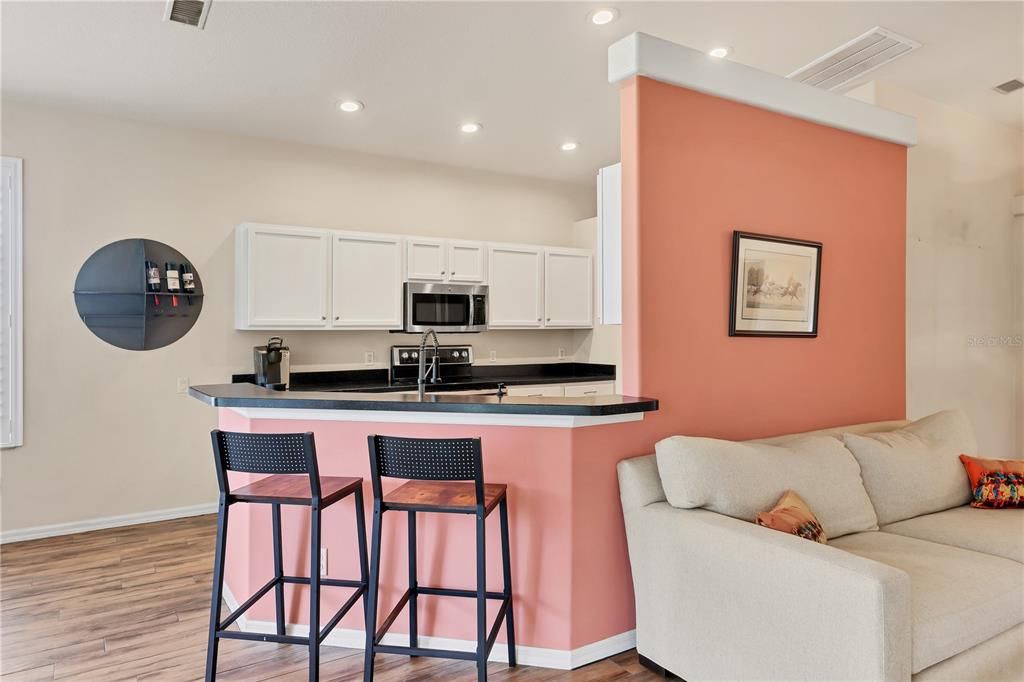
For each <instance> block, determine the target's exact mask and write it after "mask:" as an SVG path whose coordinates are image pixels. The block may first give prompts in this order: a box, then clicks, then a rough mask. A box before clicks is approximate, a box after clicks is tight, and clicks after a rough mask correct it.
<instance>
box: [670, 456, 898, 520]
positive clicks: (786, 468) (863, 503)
mask: <svg viewBox="0 0 1024 682" xmlns="http://www.w3.org/2000/svg"><path fill="white" fill-rule="evenodd" d="M655 449H656V451H657V461H658V473H659V474H660V476H661V484H662V486H663V487H664V489H665V499H667V500H668V502H669V504H671V505H672V506H673V507H682V508H687V509H690V508H694V507H704V508H706V509H710V510H711V511H714V512H718V513H719V514H725V515H727V516H732V517H735V518H738V519H743V520H745V521H753V520H754V519H755V518H756V517H757V513H758V512H759V511H761V510H763V509H768V508H770V507H771V506H772V505H774V504H775V502H776V500H778V499H779V497H781V496H782V494H783V493H784V492H786V491H787V490H793V491H795V492H796V493H797V494H798V495H799V496H800V497H801V498H803V499H804V500H805V501H806V502H807V504H808V505H809V506H810V507H811V509H813V510H814V513H815V515H816V516H817V517H818V520H819V521H820V522H821V525H822V527H823V528H824V529H825V534H826V535H828V537H829V538H837V537H840V536H842V535H846V534H847V533H856V532H861V531H866V530H874V529H876V528H878V521H877V519H876V518H875V510H874V509H873V508H872V506H871V500H870V499H868V495H867V492H865V490H864V484H863V483H862V482H861V479H860V467H858V466H857V461H856V460H855V459H854V458H853V455H851V454H850V452H849V451H848V450H847V449H846V448H845V447H843V444H842V443H841V442H840V441H839V440H838V439H836V438H833V437H830V436H808V437H805V438H798V439H795V440H792V441H789V442H787V443H786V444H785V445H784V446H782V445H767V444H764V443H751V442H747V443H736V442H733V441H728V440H716V439H714V438H695V437H690V436H673V437H672V438H666V439H665V440H663V441H661V442H659V443H658V444H657V446H656V448H655Z"/></svg>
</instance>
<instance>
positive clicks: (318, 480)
mask: <svg viewBox="0 0 1024 682" xmlns="http://www.w3.org/2000/svg"><path fill="white" fill-rule="evenodd" d="M210 435H211V437H212V439H213V453H214V457H215V460H216V463H217V483H218V484H219V485H220V510H219V512H218V515H217V548H216V550H215V554H214V560H213V562H214V563H213V596H212V600H211V604H210V636H209V644H208V646H207V650H206V680H207V682H213V680H214V678H215V677H216V675H217V644H218V642H219V641H220V640H221V639H248V640H256V641H261V642H279V643H283V644H302V645H304V646H308V647H309V679H310V682H316V680H318V679H319V676H320V642H322V641H323V639H324V637H326V636H327V634H328V633H329V632H330V631H331V630H332V629H334V626H335V625H337V624H338V622H339V621H340V620H341V619H342V617H344V615H345V614H346V613H348V611H349V610H350V609H351V608H352V607H353V606H354V605H355V603H356V601H358V600H359V598H360V597H362V598H363V608H364V609H365V608H366V606H367V604H366V585H367V577H368V576H367V567H366V521H365V518H364V514H363V479H361V478H348V477H342V476H320V473H319V469H318V468H317V461H316V446H315V445H314V443H313V434H312V433H230V432H227V431H220V430H219V429H215V430H214V431H213V432H212V433H211V434H210ZM229 471H242V472H247V473H251V474H270V475H268V476H266V477H265V478H261V479H259V480H257V481H254V482H253V483H250V484H249V485H247V486H244V487H242V488H238V489H237V490H233V491H232V490H231V489H230V488H229V485H228V476H227V472H229ZM298 474H305V475H298ZM352 494H355V505H356V531H357V533H356V534H357V537H358V540H359V576H360V577H359V580H337V579H331V578H321V577H320V514H321V512H322V511H323V509H325V508H326V507H328V506H330V505H332V504H334V503H335V502H337V501H339V500H342V499H344V498H346V497H348V496H349V495H352ZM236 502H250V503H259V504H269V505H270V511H271V518H272V522H273V533H274V577H273V578H271V579H270V580H269V581H268V582H267V583H266V584H265V585H264V586H263V587H261V588H260V589H258V590H257V591H256V593H255V594H253V595H252V596H251V597H249V598H248V599H246V600H245V601H244V602H242V604H241V605H240V606H239V607H238V609H236V610H235V611H234V612H233V613H231V614H230V615H229V616H228V617H227V618H225V619H224V620H221V618H220V611H221V600H222V598H223V592H224V551H225V547H226V545H227V530H228V509H229V508H230V506H231V505H232V504H235V503H236ZM282 504H294V505H302V506H307V507H309V508H310V534H309V577H308V578H306V577H302V576H292V575H285V574H284V569H283V567H282V564H283V561H282V558H281V505H282ZM286 583H287V584H293V585H296V584H297V585H309V636H308V637H295V636H291V635H285V633H284V586H285V584H286ZM321 585H327V586H329V587H354V588H356V591H355V592H354V593H353V594H352V596H351V597H349V598H348V599H347V600H346V601H345V603H344V604H343V605H342V606H341V608H340V609H339V610H338V612H337V613H335V614H334V616H333V617H332V618H331V619H330V620H329V621H328V622H327V625H325V626H324V628H323V629H322V630H321V629H320V586H321ZM271 588H273V589H274V598H275V606H276V607H277V613H276V616H277V634H276V635H267V634H261V633H255V632H238V631H233V630H228V629H227V627H228V626H229V625H231V624H232V623H234V622H235V621H236V620H237V619H238V617H239V616H241V615H242V614H243V613H245V611H246V610H247V609H248V608H249V607H251V606H252V605H253V604H255V603H256V602H257V601H258V600H259V599H260V598H261V597H262V596H263V595H265V594H266V593H267V592H269V591H270V590H271Z"/></svg>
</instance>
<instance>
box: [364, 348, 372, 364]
mask: <svg viewBox="0 0 1024 682" xmlns="http://www.w3.org/2000/svg"><path fill="white" fill-rule="evenodd" d="M363 362H365V363H366V364H368V365H372V364H373V351H372V350H368V351H366V352H365V353H363Z"/></svg>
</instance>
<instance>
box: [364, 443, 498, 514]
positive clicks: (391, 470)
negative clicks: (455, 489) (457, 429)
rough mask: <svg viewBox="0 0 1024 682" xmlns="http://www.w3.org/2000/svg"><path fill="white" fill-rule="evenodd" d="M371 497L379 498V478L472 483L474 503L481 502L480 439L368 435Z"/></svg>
mask: <svg viewBox="0 0 1024 682" xmlns="http://www.w3.org/2000/svg"><path fill="white" fill-rule="evenodd" d="M367 442H368V443H369V448H370V479H371V483H372V485H373V495H374V497H375V498H376V499H378V500H379V499H381V498H382V493H381V485H380V481H381V478H405V479H413V480H417V481H474V482H475V483H476V499H477V504H481V505H482V504H483V501H484V467H483V450H482V449H481V447H480V439H479V438H397V437H394V436H379V435H378V436H370V437H369V438H368V439H367Z"/></svg>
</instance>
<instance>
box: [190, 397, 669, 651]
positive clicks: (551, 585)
mask: <svg viewBox="0 0 1024 682" xmlns="http://www.w3.org/2000/svg"><path fill="white" fill-rule="evenodd" d="M189 393H190V395H192V396H193V397H194V398H197V399H199V400H201V401H202V402H204V403H206V404H208V405H210V406H212V407H216V408H218V412H219V415H218V421H219V428H221V429H223V430H225V431H234V432H246V433H302V432H312V433H313V434H314V437H315V443H316V450H317V458H318V461H319V468H320V475H321V476H352V477H362V478H363V479H364V498H365V500H366V504H367V509H368V510H369V507H370V504H371V500H372V494H371V491H370V487H369V480H370V460H369V453H368V449H367V437H368V436H370V435H374V434H380V435H385V436H399V437H411V438H469V437H472V438H480V439H481V444H482V450H483V466H484V477H485V481H486V482H488V483H504V484H506V485H507V486H508V492H507V495H508V507H509V527H510V533H509V534H510V547H511V560H512V592H513V595H514V599H515V627H516V643H517V649H518V652H519V653H518V658H519V662H520V663H523V664H526V665H535V666H542V667H550V668H563V669H566V668H574V667H578V666H580V665H584V664H586V663H589V662H591V661H594V660H598V659H600V658H604V657H606V656H609V655H612V654H615V653H618V652H620V651H625V650H627V649H629V648H632V647H633V646H634V645H635V635H634V611H633V591H632V584H631V582H630V572H629V563H628V558H627V555H626V545H625V534H624V532H623V530H622V514H621V509H620V504H619V492H618V485H617V479H616V473H615V465H616V463H617V462H618V461H619V460H620V459H623V458H624V457H628V456H630V455H637V454H643V453H640V452H631V451H630V450H629V447H630V443H631V442H636V439H635V433H636V431H635V429H636V428H638V427H640V426H641V424H640V422H642V420H643V419H644V413H646V412H650V411H653V410H657V409H658V402H657V400H653V399H647V398H633V397H627V396H619V395H598V396H583V397H571V398H567V397H527V396H507V395H501V396H499V395H452V394H444V393H429V394H427V395H426V396H425V397H424V398H423V399H422V400H421V399H420V398H419V397H418V396H416V395H408V394H399V393H336V392H310V391H274V390H271V389H268V388H264V387H261V386H256V385H254V384H249V383H235V384H218V385H207V386H193V387H191V388H190V389H189ZM631 434H633V436H634V437H633V438H631V437H630V435H631ZM236 477H237V478H236ZM250 478H254V477H251V476H249V475H247V474H236V473H232V474H231V486H232V488H236V487H238V486H241V485H245V484H246V483H248V482H250V480H249V479H250ZM400 483H401V481H394V480H390V479H384V492H385V494H386V493H387V492H388V491H389V490H390V489H393V488H395V487H397V485H399V484H400ZM352 500H353V498H352V497H349V498H348V499H345V500H342V501H341V502H340V503H338V504H336V505H333V506H331V507H329V508H327V509H326V510H325V511H324V512H323V531H322V537H323V542H322V546H323V548H324V549H326V550H327V560H326V576H327V577H329V578H335V579H339V578H353V577H357V576H358V575H359V559H358V555H357V552H356V547H357V546H358V544H357V542H356V530H355V524H354V523H353V521H352V519H353V508H352V505H353V504H354V503H353V501H352ZM238 507H240V508H239V509H238V510H237V511H232V513H231V517H230V521H229V525H230V530H231V532H230V541H229V542H228V543H227V562H226V568H225V577H226V591H225V598H226V601H227V602H228V606H229V608H231V609H234V608H235V607H237V605H238V601H240V600H243V599H245V598H246V597H248V596H249V595H250V594H253V593H254V592H256V591H257V590H258V589H259V588H260V587H261V586H262V585H264V584H265V583H266V582H267V580H268V578H270V577H271V576H273V575H274V563H273V551H272V548H273V545H272V537H273V535H272V523H271V513H270V511H269V509H267V508H264V507H269V505H238ZM417 516H418V517H419V518H418V520H417V523H418V542H417V547H418V550H417V570H418V575H417V579H418V582H419V584H420V585H441V586H445V587H454V588H461V589H469V590H472V589H475V586H476V572H475V570H476V569H475V559H474V556H475V554H474V522H473V518H472V516H471V515H470V516H468V517H467V516H465V515H455V514H427V513H421V514H418V515H417ZM492 516H494V517H496V516H497V515H492ZM309 518H310V517H309V513H308V510H303V509H302V508H295V507H290V508H289V507H285V508H284V509H283V510H282V519H281V521H282V530H283V533H282V535H283V538H284V542H283V557H284V571H285V573H286V574H288V575H305V574H306V573H307V572H308V570H309V569H308V566H309V564H310V557H309V552H310V549H309V542H308V537H309V523H310V520H309ZM498 539H499V528H498V519H497V518H488V521H487V543H486V557H487V582H488V590H491V589H499V586H500V585H501V583H502V571H501V569H502V562H501V555H500V543H499V541H498ZM381 548H382V562H381V567H380V598H379V601H378V614H387V613H388V612H389V611H390V610H391V607H392V606H393V605H394V604H395V603H396V602H397V601H398V600H399V598H400V597H401V595H402V594H403V592H404V591H405V589H406V587H407V585H408V568H407V566H408V563H407V560H408V554H407V548H408V543H407V529H406V524H405V523H404V519H402V518H401V517H400V516H396V517H394V518H392V517H391V516H390V515H387V514H385V515H384V527H383V536H382V541H381ZM307 590H308V588H307V587H306V586H302V585H287V586H286V588H285V600H286V601H285V604H286V607H285V613H286V621H287V623H288V624H289V631H290V632H295V633H298V634H305V632H306V630H307V624H308V622H309V621H308V608H307V604H308V592H307ZM351 592H352V591H351V590H350V589H347V588H324V590H323V597H322V599H323V606H322V607H321V613H326V614H330V613H333V612H334V611H335V610H337V609H338V608H339V607H340V606H341V604H342V603H343V602H344V601H345V600H346V599H347V598H348V596H349V595H350V594H351ZM273 602H274V600H273V599H272V598H271V596H269V595H268V596H267V597H266V598H264V599H262V600H261V601H260V602H258V603H256V604H255V605H254V606H253V607H252V608H251V609H249V610H248V611H247V612H246V614H245V617H244V618H243V619H239V624H240V626H241V628H242V629H243V630H246V631H250V632H257V633H259V632H265V633H273V632H274V631H275V622H274V621H275V609H274V603H273ZM475 609H476V606H475V603H474V600H472V599H453V598H447V597H432V596H427V595H423V596H421V598H420V601H419V607H418V611H419V614H418V632H419V642H420V646H424V647H435V648H443V649H457V650H467V651H469V650H472V649H473V648H474V647H475V638H476V631H475V623H476V620H475V619H476V610H475ZM497 609H498V604H497V603H495V604H493V605H491V606H490V609H489V612H488V614H489V617H490V618H492V619H493V618H494V615H495V613H496V611H497ZM378 622H379V621H378ZM407 624H408V623H407V619H405V618H404V617H399V618H398V620H396V621H395V623H394V625H393V626H392V627H391V628H390V630H389V633H391V634H389V635H388V636H387V638H386V640H385V641H391V642H394V643H399V644H404V643H406V642H407V639H408V637H407V634H403V633H407V632H408V629H407V627H406V626H407ZM498 640H499V641H503V640H504V635H503V633H502V634H501V635H499V636H498ZM363 643H364V625H363V614H362V610H361V609H360V608H354V609H352V610H351V612H349V613H348V614H347V615H346V616H345V617H344V619H343V620H342V621H341V623H340V624H339V626H338V627H337V628H335V629H334V630H333V631H332V632H331V634H330V636H328V638H327V639H326V640H325V641H324V644H327V645H332V644H333V645H336V646H347V647H356V648H359V647H362V646H363ZM491 658H492V660H499V661H500V660H505V658H506V649H505V647H503V646H495V647H494V648H493V649H492V652H491Z"/></svg>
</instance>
